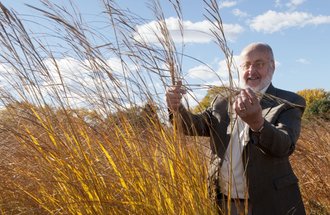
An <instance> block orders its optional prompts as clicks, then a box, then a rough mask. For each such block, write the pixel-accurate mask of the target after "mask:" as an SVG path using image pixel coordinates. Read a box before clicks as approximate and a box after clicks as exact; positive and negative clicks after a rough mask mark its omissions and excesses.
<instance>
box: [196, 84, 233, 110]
mask: <svg viewBox="0 0 330 215" xmlns="http://www.w3.org/2000/svg"><path fill="white" fill-rule="evenodd" d="M226 91H227V88H226V87H220V86H219V87H218V86H214V87H212V88H210V89H208V90H207V93H206V96H205V97H204V98H203V99H202V100H201V101H200V102H199V103H198V105H197V106H196V107H195V108H194V109H193V112H195V113H197V112H200V111H202V110H204V109H205V108H207V107H208V106H209V105H210V104H211V102H212V101H213V99H214V98H215V97H216V96H217V95H218V94H220V93H225V92H226Z"/></svg>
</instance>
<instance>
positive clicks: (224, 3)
mask: <svg viewBox="0 0 330 215" xmlns="http://www.w3.org/2000/svg"><path fill="white" fill-rule="evenodd" d="M236 4H237V2H236V1H222V2H221V3H220V5H219V8H225V7H233V6H235V5H236Z"/></svg>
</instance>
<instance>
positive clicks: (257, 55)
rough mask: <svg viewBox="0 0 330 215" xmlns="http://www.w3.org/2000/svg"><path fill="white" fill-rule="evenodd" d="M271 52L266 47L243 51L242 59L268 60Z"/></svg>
mask: <svg viewBox="0 0 330 215" xmlns="http://www.w3.org/2000/svg"><path fill="white" fill-rule="evenodd" d="M270 57H271V56H270V54H269V52H268V51H267V50H265V49H253V50H250V51H247V52H242V54H241V56H240V59H241V61H248V60H253V61H257V60H268V59H269V58H270Z"/></svg>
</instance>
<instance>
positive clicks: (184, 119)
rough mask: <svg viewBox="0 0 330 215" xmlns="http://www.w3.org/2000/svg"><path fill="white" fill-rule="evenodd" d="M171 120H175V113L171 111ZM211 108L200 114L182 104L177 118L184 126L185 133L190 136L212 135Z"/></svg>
mask: <svg viewBox="0 0 330 215" xmlns="http://www.w3.org/2000/svg"><path fill="white" fill-rule="evenodd" d="M169 117H170V122H171V123H172V124H173V123H174V122H173V121H174V118H175V117H174V114H173V113H172V112H170V111H169ZM210 117H211V111H210V109H206V110H204V111H203V112H201V113H199V114H193V113H191V112H190V111H188V110H187V109H186V108H185V107H184V106H183V105H181V106H180V108H179V112H178V115H177V119H178V120H179V124H180V125H181V127H182V130H183V133H184V134H186V135H189V136H210Z"/></svg>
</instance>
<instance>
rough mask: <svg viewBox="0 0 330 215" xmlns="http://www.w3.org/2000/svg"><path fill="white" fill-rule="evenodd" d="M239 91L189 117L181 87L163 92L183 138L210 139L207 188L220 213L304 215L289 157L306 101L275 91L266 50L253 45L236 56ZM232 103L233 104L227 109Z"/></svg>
mask: <svg viewBox="0 0 330 215" xmlns="http://www.w3.org/2000/svg"><path fill="white" fill-rule="evenodd" d="M240 57H241V59H240V62H241V69H240V80H241V82H242V84H243V86H242V90H241V91H240V92H239V94H238V95H236V96H235V97H231V96H229V97H228V96H223V95H218V96H217V97H216V98H215V99H214V101H213V102H212V104H211V105H210V107H209V108H207V109H206V110H205V111H203V112H202V113H200V114H192V113H190V112H189V111H187V110H186V109H185V107H184V106H183V105H182V104H181V97H182V94H183V93H184V90H183V88H182V86H181V83H178V84H177V85H176V86H172V87H170V88H169V89H168V90H167V91H166V100H167V104H168V108H169V110H170V112H171V114H170V116H171V115H172V113H177V114H179V115H180V117H179V118H180V119H182V125H183V126H182V127H183V131H184V132H185V134H187V135H200V136H209V137H210V148H211V160H210V166H209V188H210V190H209V191H210V194H211V197H213V198H214V200H215V201H216V203H217V205H218V206H219V211H220V212H222V213H225V214H254V215H265V214H273V215H277V214H278V215H283V214H296V215H301V214H305V209H304V205H303V202H302V198H301V194H300V190H299V186H298V179H297V177H296V176H295V174H294V172H293V170H292V167H291V164H290V161H289V156H290V155H291V154H292V153H293V151H294V149H295V145H296V142H297V140H298V137H299V134H300V129H301V117H302V114H303V112H304V108H305V100H304V99H303V98H302V97H300V96H299V95H297V94H295V93H293V92H289V91H285V90H281V89H278V88H275V87H274V86H273V85H272V83H271V81H272V77H273V74H274V71H275V60H274V55H273V51H272V49H271V47H270V46H269V45H267V44H264V43H252V44H250V45H248V46H247V47H245V48H244V49H243V51H242V52H241V55H240ZM230 104H232V105H230Z"/></svg>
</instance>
